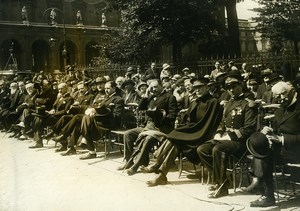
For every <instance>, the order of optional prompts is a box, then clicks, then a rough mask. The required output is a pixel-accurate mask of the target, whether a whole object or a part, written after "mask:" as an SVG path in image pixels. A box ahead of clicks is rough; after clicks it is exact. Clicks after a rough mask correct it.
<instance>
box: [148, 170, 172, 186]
mask: <svg viewBox="0 0 300 211" xmlns="http://www.w3.org/2000/svg"><path fill="white" fill-rule="evenodd" d="M167 183H168V179H167V177H166V176H165V175H164V174H162V173H160V174H159V175H158V176H157V177H156V178H155V179H153V180H150V181H147V182H146V184H147V185H148V187H154V186H158V185H166V184H167Z"/></svg>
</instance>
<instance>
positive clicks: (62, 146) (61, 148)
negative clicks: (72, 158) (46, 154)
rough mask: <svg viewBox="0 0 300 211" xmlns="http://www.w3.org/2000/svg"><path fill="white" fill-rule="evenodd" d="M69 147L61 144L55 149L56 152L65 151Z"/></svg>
mask: <svg viewBox="0 0 300 211" xmlns="http://www.w3.org/2000/svg"><path fill="white" fill-rule="evenodd" d="M67 149H68V148H67V146H65V145H61V146H60V147H59V148H57V149H56V150H55V152H63V151H66V150H67Z"/></svg>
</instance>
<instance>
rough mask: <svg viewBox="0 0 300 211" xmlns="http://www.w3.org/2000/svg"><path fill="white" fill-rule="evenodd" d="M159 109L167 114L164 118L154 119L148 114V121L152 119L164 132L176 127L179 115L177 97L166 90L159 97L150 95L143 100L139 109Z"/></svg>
mask: <svg viewBox="0 0 300 211" xmlns="http://www.w3.org/2000/svg"><path fill="white" fill-rule="evenodd" d="M154 108H156V110H157V111H160V110H161V109H162V110H164V111H165V114H166V115H165V116H164V117H162V118H158V119H154V118H153V117H149V115H147V117H146V121H148V120H150V121H153V122H154V123H155V126H156V127H158V128H159V129H160V131H161V132H163V133H169V132H170V131H171V130H173V129H174V122H175V119H176V115H177V101H176V98H175V97H174V96H173V95H172V94H170V93H167V92H165V91H163V92H162V93H161V94H160V95H159V96H157V98H156V99H155V98H153V96H152V97H149V98H144V99H142V100H141V102H140V104H139V110H146V109H154Z"/></svg>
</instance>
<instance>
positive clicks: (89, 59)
mask: <svg viewBox="0 0 300 211" xmlns="http://www.w3.org/2000/svg"><path fill="white" fill-rule="evenodd" d="M98 46H99V44H98V43H96V42H93V41H92V42H89V43H88V44H87V45H86V46H85V63H86V66H89V67H92V66H94V59H95V58H96V57H99V56H100V54H99V48H98Z"/></svg>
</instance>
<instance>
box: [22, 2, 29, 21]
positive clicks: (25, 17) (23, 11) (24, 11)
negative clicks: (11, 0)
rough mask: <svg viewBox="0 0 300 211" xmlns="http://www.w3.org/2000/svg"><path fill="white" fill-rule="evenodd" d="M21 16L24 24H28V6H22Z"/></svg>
mask: <svg viewBox="0 0 300 211" xmlns="http://www.w3.org/2000/svg"><path fill="white" fill-rule="evenodd" d="M21 17H22V21H23V24H28V16H27V10H26V6H23V7H22V11H21Z"/></svg>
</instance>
